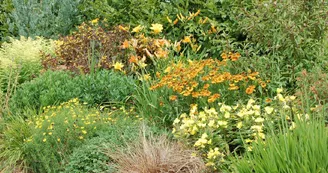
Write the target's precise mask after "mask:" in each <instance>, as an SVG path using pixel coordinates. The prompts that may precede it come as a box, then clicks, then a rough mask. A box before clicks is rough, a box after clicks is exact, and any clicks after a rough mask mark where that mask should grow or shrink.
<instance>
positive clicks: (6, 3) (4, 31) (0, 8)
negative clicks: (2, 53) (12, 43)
mask: <svg viewBox="0 0 328 173" xmlns="http://www.w3.org/2000/svg"><path fill="white" fill-rule="evenodd" d="M13 8H14V7H13V4H12V0H2V1H0V45H1V42H3V41H6V40H7V37H12V36H14V35H15V32H14V31H12V30H13V28H11V27H12V26H11V25H9V23H10V20H11V18H10V13H11V11H12V10H13Z"/></svg>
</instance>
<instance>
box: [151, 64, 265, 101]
mask: <svg viewBox="0 0 328 173" xmlns="http://www.w3.org/2000/svg"><path fill="white" fill-rule="evenodd" d="M228 61H230V60H227V59H225V60H223V61H219V60H216V59H205V60H199V61H196V60H195V61H189V64H183V63H181V62H179V63H177V64H172V65H170V66H169V67H168V68H167V69H166V70H165V71H164V72H165V73H166V74H165V75H164V76H163V77H162V78H161V79H160V81H159V82H157V83H155V84H154V85H152V86H151V88H150V89H151V90H155V89H157V88H161V87H168V88H170V89H172V90H173V91H175V92H176V93H178V94H180V95H181V96H183V97H188V96H190V97H193V98H200V97H202V98H205V99H207V101H208V103H213V102H215V101H216V100H217V99H218V98H220V96H221V93H219V89H218V88H224V89H227V90H231V91H234V90H239V88H240V87H244V88H246V89H245V92H246V93H247V94H252V93H253V92H254V90H255V84H256V83H258V82H259V81H261V80H260V79H259V78H258V74H259V73H258V72H250V73H241V74H231V73H229V72H226V71H225V68H224V67H225V66H226V64H227V62H228ZM249 83H251V84H252V85H249V86H248V87H247V84H249ZM224 85H226V87H224ZM170 99H171V100H176V99H177V97H176V96H175V95H174V96H171V97H170Z"/></svg>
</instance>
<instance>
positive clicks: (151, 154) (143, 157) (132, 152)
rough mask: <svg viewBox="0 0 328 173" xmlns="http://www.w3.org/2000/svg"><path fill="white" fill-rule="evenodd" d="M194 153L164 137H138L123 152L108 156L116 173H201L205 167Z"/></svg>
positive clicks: (115, 152) (110, 153)
mask: <svg viewBox="0 0 328 173" xmlns="http://www.w3.org/2000/svg"><path fill="white" fill-rule="evenodd" d="M194 152H195V151H193V150H188V149H186V148H184V147H182V146H181V145H180V144H178V143H177V142H172V141H170V140H169V139H168V138H167V137H164V136H162V137H149V138H146V137H140V139H139V140H137V141H136V142H135V143H132V144H128V147H127V149H125V151H114V152H109V153H108V155H109V157H110V158H112V159H113V160H114V162H115V163H116V164H117V172H119V173H131V172H134V173H159V172H176V173H201V172H204V170H205V165H204V163H203V161H202V159H201V158H200V157H197V156H193V155H194V154H193V153H194Z"/></svg>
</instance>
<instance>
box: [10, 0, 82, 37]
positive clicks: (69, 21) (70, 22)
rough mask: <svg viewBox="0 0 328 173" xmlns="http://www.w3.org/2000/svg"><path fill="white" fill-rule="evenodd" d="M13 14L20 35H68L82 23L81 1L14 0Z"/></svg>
mask: <svg viewBox="0 0 328 173" xmlns="http://www.w3.org/2000/svg"><path fill="white" fill-rule="evenodd" d="M12 2H13V6H14V10H13V11H12V13H11V17H12V18H13V23H14V24H15V27H16V28H17V30H18V34H19V35H23V36H26V37H35V36H44V37H47V38H53V37H57V36H58V35H67V34H68V33H69V32H70V30H71V29H72V28H73V26H75V25H77V24H78V23H80V19H79V15H78V13H79V11H78V9H77V6H78V5H79V3H80V1H79V0H43V1H38V0H24V1H21V0H13V1H12Z"/></svg>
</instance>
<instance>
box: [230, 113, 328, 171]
mask: <svg viewBox="0 0 328 173" xmlns="http://www.w3.org/2000/svg"><path fill="white" fill-rule="evenodd" d="M319 114H324V112H320V113H319ZM310 116H311V117H318V116H319V117H320V116H322V115H316V114H310ZM295 125H296V127H295V128H294V129H293V130H292V131H291V130H289V129H288V128H286V126H285V125H283V126H282V127H281V130H280V132H279V133H277V132H274V133H270V135H268V138H267V139H266V140H265V142H261V141H259V142H257V143H253V149H252V151H250V152H247V153H246V154H245V156H244V157H243V158H240V159H233V163H232V165H231V169H230V170H229V172H240V173H246V172H247V173H250V172H259V173H262V172H263V173H264V172H327V170H328V163H327V161H326V159H327V157H328V155H327V153H328V148H327V144H328V128H327V127H326V124H325V123H324V121H322V119H319V120H318V119H314V120H305V119H303V118H301V119H299V120H298V121H296V124H295Z"/></svg>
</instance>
